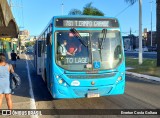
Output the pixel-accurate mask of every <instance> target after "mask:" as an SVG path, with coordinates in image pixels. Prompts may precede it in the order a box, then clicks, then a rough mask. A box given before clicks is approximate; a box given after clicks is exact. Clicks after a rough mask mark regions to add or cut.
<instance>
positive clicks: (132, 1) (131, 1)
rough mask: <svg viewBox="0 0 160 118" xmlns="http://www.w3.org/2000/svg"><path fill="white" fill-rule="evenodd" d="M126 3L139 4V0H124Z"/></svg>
mask: <svg viewBox="0 0 160 118" xmlns="http://www.w3.org/2000/svg"><path fill="white" fill-rule="evenodd" d="M124 1H125V2H127V3H129V4H131V5H133V4H134V3H135V2H137V0H124Z"/></svg>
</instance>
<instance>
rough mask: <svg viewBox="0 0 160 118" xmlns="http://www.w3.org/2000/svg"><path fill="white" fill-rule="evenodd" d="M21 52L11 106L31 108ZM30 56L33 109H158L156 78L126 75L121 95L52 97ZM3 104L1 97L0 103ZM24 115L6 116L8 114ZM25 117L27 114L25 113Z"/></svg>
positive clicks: (121, 117) (70, 117)
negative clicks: (19, 84)
mask: <svg viewBox="0 0 160 118" xmlns="http://www.w3.org/2000/svg"><path fill="white" fill-rule="evenodd" d="M23 58H24V55H22V56H21V60H19V62H18V65H17V66H18V67H17V68H16V72H17V73H18V74H19V75H20V76H21V79H22V84H21V87H20V88H19V89H17V90H16V91H15V94H14V95H13V103H14V108H16V109H30V108H32V105H31V102H33V100H32V99H31V95H30V89H31V88H30V87H29V81H28V75H27V68H26V60H25V58H24V59H23ZM32 59H33V57H32V56H31V55H29V56H28V60H27V62H28V64H29V69H30V75H31V82H32V88H33V93H34V99H35V105H36V109H52V110H57V109H157V108H158V109H160V92H159V90H160V82H155V81H151V80H146V79H144V78H137V77H132V76H128V75H127V76H126V91H125V94H124V95H118V96H105V97H99V98H90V99H88V98H83V99H63V100H53V99H52V97H51V95H50V92H49V91H48V89H47V88H46V85H45V84H44V82H43V80H42V79H41V77H40V76H37V75H36V73H35V70H34V68H33V61H32ZM2 108H6V104H5V101H3V107H2ZM12 117H13V118H18V117H24V116H10V117H9V118H12ZM44 117H45V118H63V117H64V118H81V117H82V118H83V117H86V118H92V117H94V118H107V117H108V118H130V117H131V118H132V117H136V118H158V116H157V115H54V116H51V115H46V116H38V117H36V118H44ZM27 118H29V116H27Z"/></svg>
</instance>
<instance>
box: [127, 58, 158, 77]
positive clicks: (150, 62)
mask: <svg viewBox="0 0 160 118" xmlns="http://www.w3.org/2000/svg"><path fill="white" fill-rule="evenodd" d="M156 64H157V60H156V59H143V64H142V65H139V64H138V59H134V58H126V66H127V67H132V68H134V69H130V70H127V71H130V72H136V73H140V74H145V75H151V76H156V77H160V67H156Z"/></svg>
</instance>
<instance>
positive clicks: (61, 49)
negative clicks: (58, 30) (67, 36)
mask: <svg viewBox="0 0 160 118" xmlns="http://www.w3.org/2000/svg"><path fill="white" fill-rule="evenodd" d="M66 45H67V41H66V40H63V43H62V44H61V45H60V46H59V47H58V52H59V53H60V54H61V55H62V56H66V55H73V54H71V53H70V52H68V51H67V49H66Z"/></svg>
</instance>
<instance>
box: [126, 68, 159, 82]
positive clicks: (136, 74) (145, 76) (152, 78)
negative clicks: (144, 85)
mask: <svg viewBox="0 0 160 118" xmlns="http://www.w3.org/2000/svg"><path fill="white" fill-rule="evenodd" d="M126 74H128V75H133V76H136V77H142V78H146V79H149V80H154V81H158V82H160V78H159V77H154V76H149V75H143V74H139V73H133V72H128V71H126Z"/></svg>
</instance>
